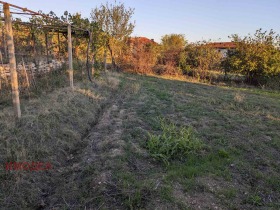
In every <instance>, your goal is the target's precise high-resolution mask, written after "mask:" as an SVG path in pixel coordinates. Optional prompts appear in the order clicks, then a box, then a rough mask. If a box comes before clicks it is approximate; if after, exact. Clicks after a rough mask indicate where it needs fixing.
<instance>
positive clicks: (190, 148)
mask: <svg viewBox="0 0 280 210" xmlns="http://www.w3.org/2000/svg"><path fill="white" fill-rule="evenodd" d="M160 127H161V130H162V132H161V134H160V135H155V134H149V139H148V141H147V148H148V150H149V152H150V154H151V155H152V156H153V157H155V158H156V159H158V160H160V161H163V162H164V163H165V164H167V165H168V164H169V162H170V161H171V160H175V159H177V160H178V159H179V160H183V159H185V158H187V156H188V155H189V154H195V153H198V152H199V151H200V150H201V149H203V143H202V142H201V141H200V140H199V139H198V138H197V137H196V135H195V132H194V129H193V128H192V127H178V126H176V125H175V124H174V123H172V122H168V121H167V120H165V119H160Z"/></svg>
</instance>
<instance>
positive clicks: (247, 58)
mask: <svg viewBox="0 0 280 210" xmlns="http://www.w3.org/2000/svg"><path fill="white" fill-rule="evenodd" d="M231 38H232V40H233V41H234V42H236V49H235V50H234V51H229V52H228V56H227V57H226V59H225V60H224V61H223V67H224V69H225V71H231V72H235V73H241V74H243V75H246V78H247V81H248V82H249V83H255V84H256V83H259V82H260V80H261V79H263V78H265V77H273V76H277V75H278V76H279V74H280V51H279V47H280V37H279V35H278V34H276V33H275V32H274V31H273V30H270V31H269V32H267V31H262V29H258V30H257V31H256V33H255V34H254V35H253V36H251V35H250V34H249V35H248V36H245V37H244V38H241V37H239V36H238V35H236V34H234V35H232V36H231Z"/></svg>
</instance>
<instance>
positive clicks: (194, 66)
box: [180, 41, 222, 79]
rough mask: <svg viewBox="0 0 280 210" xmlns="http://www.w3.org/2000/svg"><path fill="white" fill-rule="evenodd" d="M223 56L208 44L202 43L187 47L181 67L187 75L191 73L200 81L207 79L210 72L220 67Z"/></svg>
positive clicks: (181, 58)
mask: <svg viewBox="0 0 280 210" xmlns="http://www.w3.org/2000/svg"><path fill="white" fill-rule="evenodd" d="M221 59H222V55H221V53H219V52H218V51H217V50H215V49H214V48H212V47H211V46H210V45H209V44H208V42H206V41H201V42H196V43H192V44H189V45H187V46H186V48H185V51H184V52H183V53H182V54H181V57H180V67H181V68H182V69H183V71H184V72H185V73H191V74H192V75H193V76H195V77H198V78H199V79H205V78H206V76H208V75H209V74H208V71H209V70H217V69H219V67H220V63H221Z"/></svg>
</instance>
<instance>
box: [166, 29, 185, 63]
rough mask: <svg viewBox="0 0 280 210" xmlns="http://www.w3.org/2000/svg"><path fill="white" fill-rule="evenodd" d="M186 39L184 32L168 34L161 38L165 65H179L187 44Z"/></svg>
mask: <svg viewBox="0 0 280 210" xmlns="http://www.w3.org/2000/svg"><path fill="white" fill-rule="evenodd" d="M186 43H187V41H186V39H185V36H184V35H183V34H168V35H164V36H163V37H162V38H161V45H162V60H161V62H162V63H163V64H165V65H171V66H174V67H175V66H178V65H179V60H180V59H179V58H180V53H181V52H182V51H183V50H184V48H185V46H186Z"/></svg>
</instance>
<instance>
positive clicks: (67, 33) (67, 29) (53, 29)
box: [0, 1, 91, 119]
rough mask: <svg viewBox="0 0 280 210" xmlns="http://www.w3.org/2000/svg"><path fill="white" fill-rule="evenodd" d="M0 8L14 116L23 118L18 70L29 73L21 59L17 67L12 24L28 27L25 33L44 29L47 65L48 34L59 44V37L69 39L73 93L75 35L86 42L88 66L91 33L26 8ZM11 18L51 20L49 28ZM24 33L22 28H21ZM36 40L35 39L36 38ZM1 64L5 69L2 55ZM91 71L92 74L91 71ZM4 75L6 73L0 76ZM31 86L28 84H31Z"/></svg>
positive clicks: (5, 6)
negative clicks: (19, 16) (22, 17)
mask: <svg viewBox="0 0 280 210" xmlns="http://www.w3.org/2000/svg"><path fill="white" fill-rule="evenodd" d="M0 4H3V11H1V12H3V13H4V18H2V17H1V21H4V25H5V34H4V35H5V41H4V42H3V45H4V46H3V48H4V56H5V57H6V58H8V60H9V65H8V67H7V68H9V71H10V79H11V87H12V98H13V107H14V113H15V116H16V118H17V119H18V118H20V117H21V108H20V98H19V82H18V71H17V68H21V69H23V70H24V72H25V74H27V73H26V65H25V62H24V60H23V58H22V61H20V62H21V65H17V61H16V54H15V43H14V36H13V24H19V25H21V26H22V27H25V29H26V30H27V31H28V30H30V29H38V28H39V29H41V30H43V31H44V33H45V46H46V57H47V63H49V62H50V61H49V50H48V47H49V46H48V43H49V40H48V34H49V33H52V34H54V33H55V34H57V37H58V42H59V37H60V36H59V35H60V34H62V35H63V36H64V37H66V38H67V46H68V72H69V83H70V87H71V89H72V90H74V83H73V56H72V50H73V48H72V35H75V34H79V36H83V37H85V38H87V39H88V40H89V41H88V46H87V64H88V53H89V46H90V37H91V35H90V30H89V29H85V28H80V27H77V26H75V25H73V24H72V25H71V24H70V23H69V22H68V21H62V20H59V19H58V18H54V17H51V16H50V15H45V14H43V13H39V12H34V11H32V10H29V9H27V8H23V7H20V6H16V5H13V4H9V3H7V2H3V1H0ZM11 8H14V9H16V10H15V11H11ZM11 14H15V15H28V16H35V17H36V16H41V17H42V18H44V19H46V20H49V22H50V23H49V24H44V23H42V24H38V23H32V22H22V21H18V20H17V19H12V17H11ZM21 29H22V28H21ZM32 37H34V34H32ZM34 39H35V38H34ZM58 47H59V50H58V54H60V45H58ZM32 48H33V53H34V56H35V54H36V48H35V40H33V46H32ZM0 60H1V62H2V63H0V64H2V68H3V69H5V67H4V64H3V55H2V52H1V53H0ZM88 71H89V70H88ZM0 73H1V74H3V71H2V72H0ZM1 76H2V78H4V79H7V78H6V75H0V78H1ZM26 79H27V80H28V76H27V75H26ZM0 85H1V84H0ZM28 85H29V81H28Z"/></svg>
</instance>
